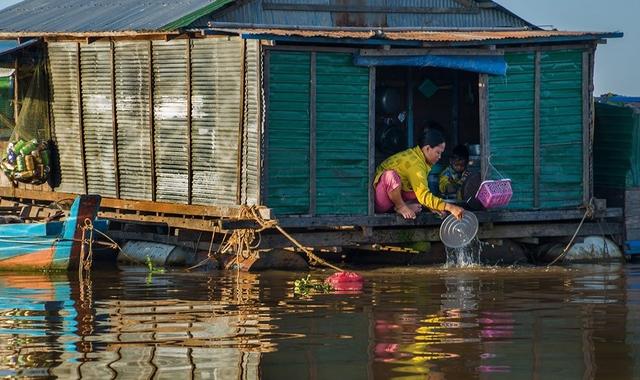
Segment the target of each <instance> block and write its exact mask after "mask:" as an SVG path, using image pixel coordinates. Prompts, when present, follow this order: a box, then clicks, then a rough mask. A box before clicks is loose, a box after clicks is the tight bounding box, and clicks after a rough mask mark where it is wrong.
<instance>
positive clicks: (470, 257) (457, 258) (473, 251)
mask: <svg viewBox="0 0 640 380" xmlns="http://www.w3.org/2000/svg"><path fill="white" fill-rule="evenodd" d="M446 252H447V262H446V263H445V265H444V266H445V268H470V267H475V266H478V265H480V255H481V253H482V242H481V241H480V240H479V239H478V238H477V237H476V238H474V239H473V240H472V241H471V242H469V244H467V245H465V246H463V247H460V248H449V247H446Z"/></svg>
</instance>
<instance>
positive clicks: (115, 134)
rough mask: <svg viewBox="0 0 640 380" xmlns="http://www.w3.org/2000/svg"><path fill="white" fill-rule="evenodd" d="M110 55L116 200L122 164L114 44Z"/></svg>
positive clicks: (118, 196) (111, 46)
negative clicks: (119, 157) (119, 152)
mask: <svg viewBox="0 0 640 380" xmlns="http://www.w3.org/2000/svg"><path fill="white" fill-rule="evenodd" d="M109 55H110V59H111V129H112V133H113V136H112V139H113V140H112V143H113V167H114V170H115V177H116V178H115V181H116V198H120V164H119V162H118V121H117V113H116V57H115V52H114V42H113V41H110V42H109Z"/></svg>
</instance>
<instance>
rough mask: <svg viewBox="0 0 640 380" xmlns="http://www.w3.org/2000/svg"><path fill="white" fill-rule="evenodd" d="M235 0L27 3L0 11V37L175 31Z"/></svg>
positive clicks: (36, 0)
mask: <svg viewBox="0 0 640 380" xmlns="http://www.w3.org/2000/svg"><path fill="white" fill-rule="evenodd" d="M232 2H233V0H174V1H165V0H162V1H158V0H155V1H154V0H111V1H104V0H65V1H60V0H56V1H52V0H26V1H23V2H20V3H18V4H15V5H13V6H11V7H8V8H6V9H4V10H2V11H0V33H4V34H8V33H26V32H28V33H32V34H48V33H87V32H122V31H135V32H144V31H161V30H175V29H179V28H182V27H185V26H188V25H189V24H190V23H192V22H193V21H194V20H196V19H198V18H200V17H202V16H205V15H207V14H209V13H211V12H214V11H216V10H218V9H220V8H221V7H223V6H225V5H227V4H230V3H232Z"/></svg>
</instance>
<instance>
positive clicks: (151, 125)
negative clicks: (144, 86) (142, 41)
mask: <svg viewBox="0 0 640 380" xmlns="http://www.w3.org/2000/svg"><path fill="white" fill-rule="evenodd" d="M147 46H148V54H149V144H150V145H149V154H150V156H151V157H150V159H151V200H152V201H154V202H155V200H156V145H155V117H154V114H153V43H152V42H151V41H149V44H148V45H147Z"/></svg>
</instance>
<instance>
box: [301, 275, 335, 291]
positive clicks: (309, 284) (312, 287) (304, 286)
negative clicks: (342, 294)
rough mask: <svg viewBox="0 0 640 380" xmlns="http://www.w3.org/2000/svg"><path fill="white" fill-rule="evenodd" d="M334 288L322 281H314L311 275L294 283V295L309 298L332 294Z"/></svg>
mask: <svg viewBox="0 0 640 380" xmlns="http://www.w3.org/2000/svg"><path fill="white" fill-rule="evenodd" d="M331 291H333V287H332V286H331V285H329V284H325V283H324V282H322V281H318V280H312V279H311V275H307V277H303V278H301V279H298V280H295V281H294V283H293V293H294V294H297V295H300V296H308V295H310V294H314V293H323V294H326V293H330V292H331Z"/></svg>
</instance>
